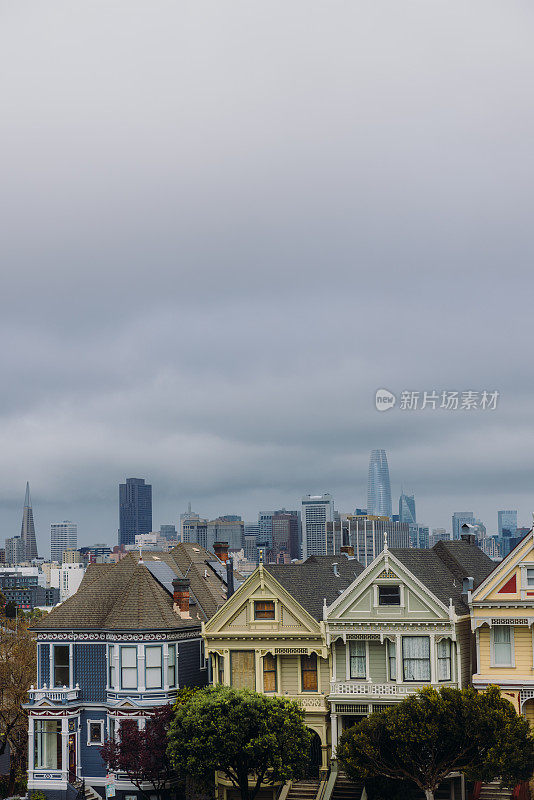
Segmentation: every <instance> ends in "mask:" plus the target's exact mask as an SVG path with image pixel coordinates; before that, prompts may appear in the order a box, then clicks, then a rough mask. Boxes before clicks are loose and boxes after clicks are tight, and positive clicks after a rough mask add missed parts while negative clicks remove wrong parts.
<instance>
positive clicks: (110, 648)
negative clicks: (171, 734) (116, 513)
mask: <svg viewBox="0 0 534 800" xmlns="http://www.w3.org/2000/svg"><path fill="white" fill-rule="evenodd" d="M186 575H187V577H186ZM224 575H225V570H224V565H223V564H222V563H221V562H220V561H219V559H217V558H216V557H215V556H213V555H212V554H210V553H208V552H207V551H205V550H204V549H203V548H201V547H200V546H199V545H193V544H185V545H179V546H178V547H177V548H175V549H174V550H173V551H171V553H156V552H149V553H145V554H144V555H143V557H142V558H141V559H140V558H139V556H138V555H137V554H134V553H130V554H129V555H128V556H127V557H126V558H124V559H122V560H121V561H119V562H118V563H117V564H115V565H92V566H91V567H90V568H89V569H88V571H87V573H86V576H85V577H84V580H83V582H82V584H81V586H80V588H79V590H78V592H77V593H76V594H75V595H74V596H73V597H71V598H69V600H67V601H65V602H64V603H63V604H61V605H60V606H58V607H56V608H55V609H54V610H53V611H52V612H51V613H50V614H48V615H47V616H46V617H45V618H43V619H42V620H40V621H39V622H38V623H37V624H36V626H35V627H34V632H35V636H36V640H37V663H38V670H37V676H36V685H35V686H34V687H32V688H31V690H30V692H29V702H28V703H27V705H26V708H27V709H28V712H29V747H28V752H29V758H28V763H29V767H28V788H29V790H41V791H43V792H44V793H45V794H46V796H47V797H48V798H50V799H51V800H64V799H65V798H70V797H74V796H75V795H76V793H77V791H78V788H79V784H80V782H81V781H84V782H85V786H86V788H87V789H88V790H89V794H90V795H91V796H92V797H93V798H94V800H98V798H99V797H102V796H104V795H105V785H106V773H107V769H106V765H105V764H104V763H103V762H102V759H101V757H100V748H101V747H102V745H103V744H104V740H105V739H107V738H113V737H114V736H116V735H117V732H118V731H119V729H120V726H121V725H122V724H124V723H125V722H127V721H128V722H134V723H135V724H137V725H138V726H139V727H140V728H143V727H144V725H145V724H146V720H147V718H148V717H149V716H150V714H151V713H152V712H153V710H154V708H155V707H157V706H159V705H162V704H165V703H171V702H173V700H174V698H175V697H176V693H177V691H178V689H179V687H181V686H183V685H197V686H198V685H205V684H207V683H208V681H209V671H208V663H207V661H206V658H205V653H204V642H203V640H202V637H201V624H202V622H203V621H205V620H207V619H209V617H210V616H211V615H212V614H213V613H215V611H216V610H217V608H219V607H220V606H221V605H222V604H223V603H224V601H225V599H226V585H225V582H224V580H223V578H224ZM114 786H115V792H116V796H117V797H118V798H119V800H123V798H124V800H135V799H136V798H137V795H138V790H137V789H136V788H135V786H133V785H132V784H131V783H129V782H128V781H127V780H126V777H125V776H124V775H120V774H118V775H116V776H114Z"/></svg>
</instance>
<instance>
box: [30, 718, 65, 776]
mask: <svg viewBox="0 0 534 800" xmlns="http://www.w3.org/2000/svg"><path fill="white" fill-rule="evenodd" d="M33 730H34V734H35V738H34V764H33V766H34V769H61V768H62V765H61V720H59V719H43V720H41V719H36V720H35V722H34V729H33Z"/></svg>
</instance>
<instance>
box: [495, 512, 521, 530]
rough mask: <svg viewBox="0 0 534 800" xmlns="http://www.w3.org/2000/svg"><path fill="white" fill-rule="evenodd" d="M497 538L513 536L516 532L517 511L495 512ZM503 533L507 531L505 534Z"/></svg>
mask: <svg viewBox="0 0 534 800" xmlns="http://www.w3.org/2000/svg"><path fill="white" fill-rule="evenodd" d="M497 519H498V523H499V536H514V535H515V532H516V530H517V511H497ZM504 531H508V534H505V533H504Z"/></svg>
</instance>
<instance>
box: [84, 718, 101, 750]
mask: <svg viewBox="0 0 534 800" xmlns="http://www.w3.org/2000/svg"><path fill="white" fill-rule="evenodd" d="M91 725H98V726H99V728H100V740H99V741H98V742H92V741H91V736H90V732H91ZM103 744H104V720H103V719H88V720H87V747H102V745H103Z"/></svg>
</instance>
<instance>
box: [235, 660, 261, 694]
mask: <svg viewBox="0 0 534 800" xmlns="http://www.w3.org/2000/svg"><path fill="white" fill-rule="evenodd" d="M230 669H231V674H232V686H233V687H234V689H252V691H253V692H254V691H255V690H256V663H255V654H254V650H232V651H231V652H230Z"/></svg>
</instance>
